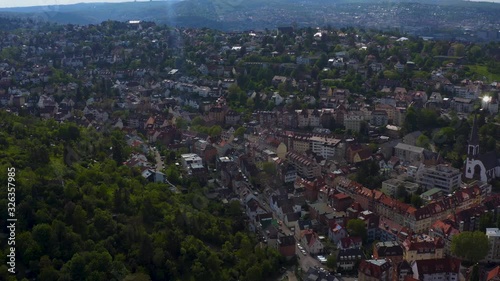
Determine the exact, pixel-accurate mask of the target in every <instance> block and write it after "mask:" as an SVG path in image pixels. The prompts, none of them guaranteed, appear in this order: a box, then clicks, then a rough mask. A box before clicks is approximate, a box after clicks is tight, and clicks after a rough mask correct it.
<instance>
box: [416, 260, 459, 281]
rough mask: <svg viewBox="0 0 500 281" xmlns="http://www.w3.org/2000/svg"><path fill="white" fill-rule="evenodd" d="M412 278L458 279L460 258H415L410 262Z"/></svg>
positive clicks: (426, 280)
mask: <svg viewBox="0 0 500 281" xmlns="http://www.w3.org/2000/svg"><path fill="white" fill-rule="evenodd" d="M411 267H412V271H413V278H415V279H418V280H420V281H434V280H442V281H458V280H459V274H460V272H459V271H460V260H458V259H455V258H445V259H429V260H416V261H414V262H412V263H411Z"/></svg>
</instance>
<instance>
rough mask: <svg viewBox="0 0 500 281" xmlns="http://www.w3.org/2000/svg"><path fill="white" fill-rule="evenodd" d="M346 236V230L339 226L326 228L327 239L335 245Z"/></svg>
mask: <svg viewBox="0 0 500 281" xmlns="http://www.w3.org/2000/svg"><path fill="white" fill-rule="evenodd" d="M348 236H349V234H348V233H347V230H346V229H345V228H344V227H342V226H341V225H340V224H334V225H333V226H331V227H329V228H328V238H329V239H330V241H332V242H333V243H334V244H335V245H336V244H337V243H339V241H340V240H341V239H343V238H346V237H348Z"/></svg>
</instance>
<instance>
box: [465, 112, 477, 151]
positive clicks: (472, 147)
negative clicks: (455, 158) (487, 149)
mask: <svg viewBox="0 0 500 281" xmlns="http://www.w3.org/2000/svg"><path fill="white" fill-rule="evenodd" d="M467 154H468V155H469V156H476V155H479V134H478V129H477V117H476V114H474V121H473V123H472V130H471V133H470V139H469V146H468V149H467Z"/></svg>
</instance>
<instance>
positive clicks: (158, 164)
mask: <svg viewBox="0 0 500 281" xmlns="http://www.w3.org/2000/svg"><path fill="white" fill-rule="evenodd" d="M151 149H152V150H153V151H154V153H155V160H156V171H157V172H161V173H164V169H165V164H164V163H163V160H161V155H160V153H159V152H158V150H157V149H153V148H151ZM165 183H166V184H168V185H169V186H170V190H171V191H172V192H175V193H178V192H179V190H177V187H176V186H175V185H173V184H172V183H171V182H169V181H168V178H167V175H165Z"/></svg>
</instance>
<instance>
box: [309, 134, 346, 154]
mask: <svg viewBox="0 0 500 281" xmlns="http://www.w3.org/2000/svg"><path fill="white" fill-rule="evenodd" d="M310 142H311V148H312V151H313V152H314V153H316V154H317V155H321V157H323V158H325V159H330V158H333V157H334V156H335V151H336V149H337V145H338V144H339V143H340V139H336V138H330V137H320V136H313V137H311V138H310Z"/></svg>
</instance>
